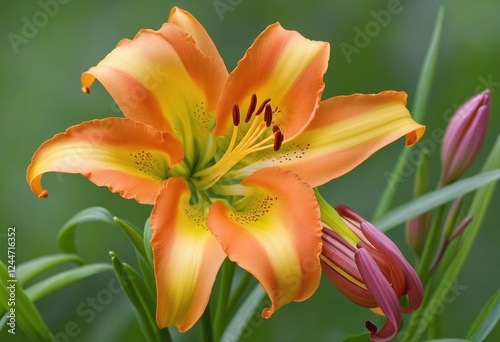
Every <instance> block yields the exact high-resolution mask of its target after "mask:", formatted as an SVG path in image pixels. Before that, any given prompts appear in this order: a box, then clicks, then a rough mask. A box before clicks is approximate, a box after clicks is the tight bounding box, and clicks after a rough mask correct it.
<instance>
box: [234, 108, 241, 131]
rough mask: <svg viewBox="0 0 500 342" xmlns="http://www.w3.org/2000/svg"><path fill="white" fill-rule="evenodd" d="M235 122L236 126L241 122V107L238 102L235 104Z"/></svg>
mask: <svg viewBox="0 0 500 342" xmlns="http://www.w3.org/2000/svg"><path fill="white" fill-rule="evenodd" d="M233 124H234V126H235V127H238V125H239V124H240V107H239V106H238V104H237V103H235V104H234V105H233Z"/></svg>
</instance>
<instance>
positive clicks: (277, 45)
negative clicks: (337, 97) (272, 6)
mask: <svg viewBox="0 0 500 342" xmlns="http://www.w3.org/2000/svg"><path fill="white" fill-rule="evenodd" d="M329 53H330V48H329V44H328V43H325V42H319V41H312V40H309V39H306V38H304V37H303V36H302V35H300V34H299V33H298V32H296V31H288V30H285V29H284V28H283V27H281V25H280V24H279V23H276V24H274V25H270V26H269V27H267V28H266V29H265V30H264V31H263V32H262V33H261V34H260V35H259V36H258V37H257V39H256V40H255V42H254V43H253V45H252V46H251V47H250V48H249V49H248V51H247V52H246V54H245V56H244V57H243V59H241V60H240V61H239V63H238V66H237V67H236V69H235V70H234V71H233V72H232V73H231V74H230V75H229V78H228V80H227V83H226V85H225V86H224V90H223V92H222V95H221V99H220V101H219V104H218V106H217V126H216V128H215V134H216V135H221V134H229V133H230V132H231V130H232V128H231V124H232V116H231V113H232V108H233V105H234V104H235V103H237V104H238V105H239V106H240V108H248V107H249V106H250V100H251V97H252V94H256V95H257V98H258V99H260V100H259V102H260V101H264V100H265V99H267V98H269V99H271V101H270V102H269V104H270V106H271V107H272V109H273V111H274V113H273V124H276V125H278V126H279V127H280V129H281V131H282V132H283V133H284V135H285V138H286V139H289V138H291V137H293V136H294V135H296V134H297V133H298V132H299V131H301V130H302V129H303V128H304V126H305V125H306V124H307V123H308V122H309V121H310V120H311V119H312V117H313V115H314V113H315V111H316V109H317V107H318V103H319V100H320V98H321V94H322V91H323V88H324V83H323V75H324V74H325V72H326V69H327V67H328V58H329Z"/></svg>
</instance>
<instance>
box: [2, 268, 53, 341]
mask: <svg viewBox="0 0 500 342" xmlns="http://www.w3.org/2000/svg"><path fill="white" fill-rule="evenodd" d="M12 286H13V288H14V289H15V292H14V293H15V302H13V301H11V300H10V293H11V287H12ZM0 303H1V304H2V306H3V308H4V309H5V310H6V311H7V313H6V316H8V315H13V314H14V315H15V323H14V324H15V328H20V329H21V330H22V331H23V332H24V333H25V334H26V336H27V337H28V338H29V339H30V340H31V341H53V336H52V333H51V332H50V330H49V328H48V327H47V325H46V324H45V322H44V320H43V318H42V316H41V315H40V312H39V311H38V309H37V308H36V306H35V304H34V303H33V302H32V301H31V299H30V298H29V297H28V295H27V294H26V293H25V291H24V289H23V287H22V286H21V284H20V283H18V282H16V281H15V279H13V278H11V277H10V276H9V272H8V271H7V267H6V266H5V264H4V263H3V262H1V261H0ZM11 303H15V305H12V304H11ZM12 310H14V311H12ZM9 321H10V318H9V317H7V322H6V324H7V327H6V328H7V329H10V328H11V327H10V326H8V323H9Z"/></svg>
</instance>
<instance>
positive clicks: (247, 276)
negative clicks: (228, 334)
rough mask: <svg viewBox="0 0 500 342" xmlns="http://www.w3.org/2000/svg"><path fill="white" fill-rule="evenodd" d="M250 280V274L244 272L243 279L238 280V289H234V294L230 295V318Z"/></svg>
mask: <svg viewBox="0 0 500 342" xmlns="http://www.w3.org/2000/svg"><path fill="white" fill-rule="evenodd" d="M252 279H253V277H252V274H251V273H249V272H246V271H245V274H244V275H243V277H242V278H241V280H240V283H239V284H238V287H236V290H234V293H233V294H232V296H231V299H230V300H229V306H228V313H229V315H230V316H232V314H233V313H234V311H235V310H236V309H237V305H238V302H239V301H240V299H241V296H242V295H243V293H245V291H246V289H247V288H248V285H249V284H250V282H251V281H252Z"/></svg>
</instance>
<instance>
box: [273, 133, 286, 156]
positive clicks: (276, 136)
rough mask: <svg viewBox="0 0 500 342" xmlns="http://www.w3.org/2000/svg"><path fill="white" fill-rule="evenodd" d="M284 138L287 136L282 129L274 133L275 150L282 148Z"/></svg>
mask: <svg viewBox="0 0 500 342" xmlns="http://www.w3.org/2000/svg"><path fill="white" fill-rule="evenodd" d="M284 139H285V136H284V135H283V133H281V131H280V130H277V131H276V133H274V151H278V150H279V149H280V148H281V144H282V143H283V140H284Z"/></svg>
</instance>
